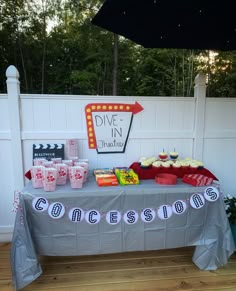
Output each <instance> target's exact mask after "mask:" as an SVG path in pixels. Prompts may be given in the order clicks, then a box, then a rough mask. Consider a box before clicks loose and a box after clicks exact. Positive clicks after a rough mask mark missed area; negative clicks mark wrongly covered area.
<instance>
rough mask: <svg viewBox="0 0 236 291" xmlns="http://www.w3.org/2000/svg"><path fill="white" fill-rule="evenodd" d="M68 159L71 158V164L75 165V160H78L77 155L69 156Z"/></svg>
mask: <svg viewBox="0 0 236 291" xmlns="http://www.w3.org/2000/svg"><path fill="white" fill-rule="evenodd" d="M68 159H69V160H72V162H73V166H74V165H75V162H78V161H79V157H77V156H75V157H69V158H68Z"/></svg>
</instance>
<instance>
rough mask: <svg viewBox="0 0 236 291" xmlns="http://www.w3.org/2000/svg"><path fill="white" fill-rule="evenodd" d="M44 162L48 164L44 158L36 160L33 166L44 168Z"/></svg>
mask: <svg viewBox="0 0 236 291" xmlns="http://www.w3.org/2000/svg"><path fill="white" fill-rule="evenodd" d="M44 162H47V159H44V158H35V159H34V160H33V165H34V166H43V163H44Z"/></svg>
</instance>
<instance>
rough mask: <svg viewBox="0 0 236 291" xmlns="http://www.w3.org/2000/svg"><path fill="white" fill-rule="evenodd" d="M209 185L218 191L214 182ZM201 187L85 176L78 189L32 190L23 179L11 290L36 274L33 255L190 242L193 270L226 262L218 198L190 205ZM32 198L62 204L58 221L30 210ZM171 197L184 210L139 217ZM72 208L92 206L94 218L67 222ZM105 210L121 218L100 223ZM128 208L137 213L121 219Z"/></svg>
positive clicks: (228, 241) (228, 245) (227, 236)
mask: <svg viewBox="0 0 236 291" xmlns="http://www.w3.org/2000/svg"><path fill="white" fill-rule="evenodd" d="M215 187H217V188H218V189H219V185H215ZM205 189H206V186H205V187H193V186H190V185H187V184H184V183H182V182H181V180H180V179H179V180H178V183H177V184H176V185H173V186H163V185H158V184H157V183H155V181H154V180H143V181H141V183H140V185H129V186H115V187H98V186H97V184H96V182H95V179H94V177H90V178H89V181H88V182H87V183H86V184H85V185H84V187H83V188H82V189H71V187H70V185H69V184H67V185H65V186H57V189H56V191H55V192H44V191H43V189H34V188H32V184H31V182H30V183H28V184H27V185H26V187H25V188H24V189H23V190H22V192H21V193H20V195H19V209H18V211H17V214H16V220H15V228H14V233H13V239H12V249H11V265H12V275H13V283H14V286H15V290H19V289H21V288H23V287H24V286H26V285H28V284H30V283H31V282H32V281H34V280H35V279H36V278H37V277H38V276H40V275H41V274H42V269H41V266H40V263H39V261H38V256H39V255H46V256H72V255H76V256H77V255H92V254H104V253H115V252H128V251H142V250H158V249H164V248H178V247H183V246H196V248H195V252H194V255H193V262H194V263H195V264H196V265H197V266H198V268H200V269H202V270H215V269H217V268H218V267H220V266H222V265H224V264H226V263H227V262H228V258H229V257H230V255H231V254H232V253H233V252H234V250H235V245H234V242H233V238H232V234H231V230H230V226H229V223H228V219H227V216H226V213H225V209H224V202H223V199H222V197H220V198H219V199H218V200H217V201H215V202H208V201H205V205H204V206H203V207H202V208H200V209H194V208H193V207H192V206H191V205H190V197H191V195H192V194H194V193H200V194H203V193H204V191H205ZM35 197H43V198H46V199H47V201H48V202H49V205H51V204H52V203H53V202H60V203H62V204H63V205H64V207H65V214H64V215H63V216H62V217H61V218H60V219H53V218H51V217H50V216H49V214H48V211H47V210H46V211H44V212H39V211H36V210H35V209H34V208H33V207H32V201H33V200H34V199H35ZM177 200H182V201H185V203H186V205H187V209H186V211H185V212H184V213H182V214H178V215H177V214H175V213H173V214H172V216H171V217H169V218H168V219H160V217H158V216H156V217H155V219H154V220H153V221H152V222H145V221H143V220H142V219H141V213H142V211H143V209H145V208H151V209H153V210H155V213H157V212H158V209H160V206H162V205H170V206H172V205H173V203H174V202H175V201H177ZM75 207H78V208H80V209H82V210H83V211H84V213H85V214H86V213H88V212H89V210H96V211H97V212H99V214H100V216H101V219H100V221H99V222H98V223H91V224H90V223H88V221H86V219H85V218H84V219H83V220H81V221H79V222H72V221H71V220H70V219H69V216H68V214H69V212H70V210H71V209H72V208H75ZM111 210H118V211H119V212H120V214H121V217H122V219H121V220H120V222H119V223H116V224H109V223H108V222H107V221H106V215H107V213H108V212H109V211H111ZM128 210H132V211H133V214H134V213H135V212H136V214H137V215H138V220H137V221H136V223H130V224H129V223H127V222H125V221H124V219H123V215H124V214H125V213H126V212H127V211H128ZM96 211H95V212H94V213H96ZM91 213H92V214H91V217H90V218H91V221H93V222H94V221H95V220H94V219H93V218H94V217H95V216H93V212H91ZM85 216H86V215H85ZM133 217H134V216H133ZM116 218H117V216H116Z"/></svg>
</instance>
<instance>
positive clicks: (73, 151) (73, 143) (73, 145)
mask: <svg viewBox="0 0 236 291" xmlns="http://www.w3.org/2000/svg"><path fill="white" fill-rule="evenodd" d="M65 154H66V159H69V157H77V156H78V140H77V139H67V140H66V147H65Z"/></svg>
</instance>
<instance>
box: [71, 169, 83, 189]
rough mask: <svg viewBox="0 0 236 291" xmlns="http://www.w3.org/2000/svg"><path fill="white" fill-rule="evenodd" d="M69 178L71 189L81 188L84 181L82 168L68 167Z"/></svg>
mask: <svg viewBox="0 0 236 291" xmlns="http://www.w3.org/2000/svg"><path fill="white" fill-rule="evenodd" d="M69 178H70V185H71V188H73V189H75V188H82V187H83V179H84V168H83V167H80V166H73V167H69Z"/></svg>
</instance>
